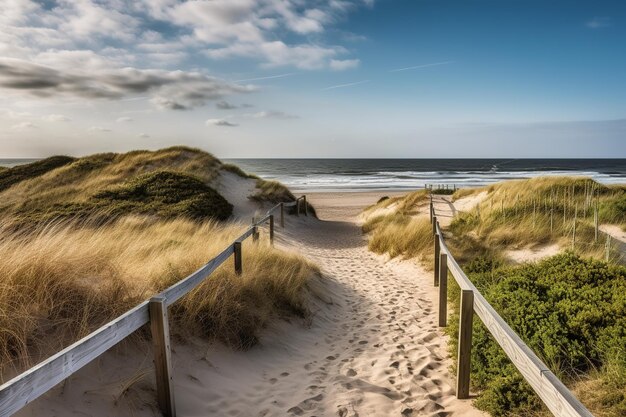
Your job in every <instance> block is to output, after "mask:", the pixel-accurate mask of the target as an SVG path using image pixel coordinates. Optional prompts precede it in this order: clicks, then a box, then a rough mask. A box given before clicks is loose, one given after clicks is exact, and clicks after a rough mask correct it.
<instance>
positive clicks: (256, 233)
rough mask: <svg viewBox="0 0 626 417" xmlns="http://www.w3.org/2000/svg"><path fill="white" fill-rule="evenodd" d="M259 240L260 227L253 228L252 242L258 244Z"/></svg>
mask: <svg viewBox="0 0 626 417" xmlns="http://www.w3.org/2000/svg"><path fill="white" fill-rule="evenodd" d="M258 240H259V226H252V241H253V242H256V241H258Z"/></svg>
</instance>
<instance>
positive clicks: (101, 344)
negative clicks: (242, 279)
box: [0, 196, 308, 417]
mask: <svg viewBox="0 0 626 417" xmlns="http://www.w3.org/2000/svg"><path fill="white" fill-rule="evenodd" d="M300 201H304V207H305V209H304V210H305V211H304V213H305V215H307V216H308V209H307V208H306V207H307V204H306V196H302V197H299V198H298V199H297V200H296V201H295V202H293V203H279V204H277V205H276V206H274V207H272V208H271V209H270V210H269V211H268V212H267V214H266V215H265V216H264V217H263V218H261V219H260V220H258V221H255V222H254V223H253V224H252V225H251V226H250V227H249V228H248V230H246V231H245V232H244V233H243V234H242V235H241V236H239V237H238V238H237V239H236V240H235V241H234V242H233V243H231V244H230V245H229V246H227V247H226V248H225V249H224V250H223V251H222V252H221V253H219V254H218V255H217V256H216V257H214V258H213V259H211V260H210V261H209V262H207V263H206V264H204V265H203V266H202V267H200V268H199V269H198V270H197V271H195V272H194V273H192V274H191V275H189V276H187V277H186V278H184V279H182V280H181V281H178V282H177V283H176V284H174V285H172V286H171V287H169V288H167V289H165V290H164V291H162V292H161V293H159V294H157V295H155V296H154V297H152V298H151V299H150V300H147V301H144V302H143V303H141V304H139V305H138V306H136V307H134V308H133V309H132V310H130V311H127V312H126V313H124V314H122V315H121V316H119V317H117V318H116V319H114V320H112V321H110V322H109V323H107V324H105V325H104V326H102V327H100V328H99V329H97V330H96V331H94V332H92V333H91V334H89V335H87V336H85V337H84V338H82V339H80V340H79V341H77V342H76V343H74V344H72V345H70V346H68V347H66V348H65V349H63V350H62V351H60V352H58V353H57V354H55V355H53V356H51V357H50V358H48V359H46V360H44V361H43V362H41V363H39V364H38V365H35V366H34V367H32V368H30V369H29V370H27V371H25V372H24V373H22V374H20V375H18V376H16V377H15V378H13V379H11V380H10V381H8V382H6V383H4V384H2V385H0V417H8V416H11V415H13V414H14V413H16V412H17V411H19V410H20V409H22V408H23V407H24V406H26V405H27V404H29V403H31V402H32V401H34V400H35V399H37V398H38V397H40V396H41V395H43V394H45V393H46V392H47V391H49V390H50V389H52V388H53V387H54V386H55V385H57V384H58V383H60V382H62V381H63V380H65V379H66V378H68V377H69V376H70V375H72V374H73V373H75V372H77V371H78V370H79V369H81V368H82V367H84V366H85V365H87V364H89V363H90V362H91V361H93V360H94V359H96V358H98V357H99V356H100V355H102V354H103V353H104V352H106V351H107V350H108V349H110V348H111V347H113V346H115V345H116V344H118V343H119V342H121V341H122V340H124V339H125V338H127V337H128V336H130V335H131V334H132V333H134V332H135V331H137V330H138V329H139V328H140V327H142V326H144V325H146V324H148V323H150V327H151V330H152V338H153V345H154V356H155V360H154V363H155V371H156V372H155V373H156V383H157V396H158V402H159V406H160V407H161V410H162V411H163V413H164V415H165V416H169V417H174V416H175V415H176V407H175V402H174V387H173V385H172V370H171V353H170V337H169V327H168V322H167V307H169V306H171V305H172V304H173V303H175V302H176V301H178V300H179V299H180V298H181V297H183V296H184V295H185V294H188V293H189V292H190V291H191V290H193V289H194V288H196V287H197V286H198V285H199V284H200V283H201V282H202V281H203V280H205V279H206V278H207V277H208V276H209V275H210V274H211V273H213V271H215V270H216V269H217V268H218V267H219V266H220V265H222V264H223V263H224V262H225V261H226V260H227V259H228V258H230V256H231V255H234V256H233V257H234V259H235V271H236V272H237V273H238V274H240V273H241V271H242V245H241V243H242V242H243V241H244V240H246V239H247V238H248V237H250V236H254V235H256V234H257V233H258V227H259V226H260V225H262V224H264V223H265V222H269V229H270V230H269V236H270V240H271V241H273V238H274V215H273V214H272V213H273V212H274V211H275V210H277V209H280V224H281V227H284V226H285V220H284V212H285V206H290V207H291V206H295V207H296V214H298V215H299V213H300Z"/></svg>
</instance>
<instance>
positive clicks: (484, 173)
mask: <svg viewBox="0 0 626 417" xmlns="http://www.w3.org/2000/svg"><path fill="white" fill-rule="evenodd" d="M33 161H36V159H0V166H9V167H12V166H16V165H20V164H24V163H29V162H33ZM224 161H225V162H230V163H234V164H236V165H239V166H240V167H241V168H242V169H244V170H245V171H246V172H250V173H254V174H257V175H259V176H260V177H262V178H266V179H275V180H278V181H280V182H282V183H284V184H285V185H287V186H288V187H289V188H291V189H292V190H294V191H296V192H304V191H351V190H355V191H356V190H359V191H367V190H372V191H373V190H390V191H402V190H411V189H418V188H423V187H424V186H425V185H426V184H432V185H434V186H435V187H437V186H446V185H447V186H449V187H454V186H456V187H457V188H462V187H476V186H482V185H488V184H492V183H494V182H498V181H504V180H511V179H520V178H531V177H536V176H541V175H575V176H584V177H590V178H593V179H594V180H596V181H598V182H600V183H603V184H626V159H624V158H622V159H224Z"/></svg>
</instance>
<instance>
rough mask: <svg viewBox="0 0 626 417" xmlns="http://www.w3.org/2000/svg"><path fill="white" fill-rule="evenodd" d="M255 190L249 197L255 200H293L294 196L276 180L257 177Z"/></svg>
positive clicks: (275, 201)
mask: <svg viewBox="0 0 626 417" xmlns="http://www.w3.org/2000/svg"><path fill="white" fill-rule="evenodd" d="M256 188H257V190H259V191H257V192H256V193H255V194H253V195H251V196H250V198H251V199H253V200H256V201H269V202H270V203H280V202H290V201H295V200H296V197H295V196H294V195H293V194H292V193H291V191H289V188H287V187H285V186H284V185H283V184H281V183H280V182H278V181H267V180H263V179H260V178H259V179H258V180H257V181H256Z"/></svg>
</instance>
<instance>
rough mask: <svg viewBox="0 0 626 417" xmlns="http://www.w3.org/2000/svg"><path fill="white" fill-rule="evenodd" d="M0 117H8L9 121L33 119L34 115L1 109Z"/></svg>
mask: <svg viewBox="0 0 626 417" xmlns="http://www.w3.org/2000/svg"><path fill="white" fill-rule="evenodd" d="M0 115H2V116H5V117H8V118H9V119H23V118H25V117H32V116H33V115H32V114H31V113H29V112H25V111H14V110H10V109H0Z"/></svg>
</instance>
